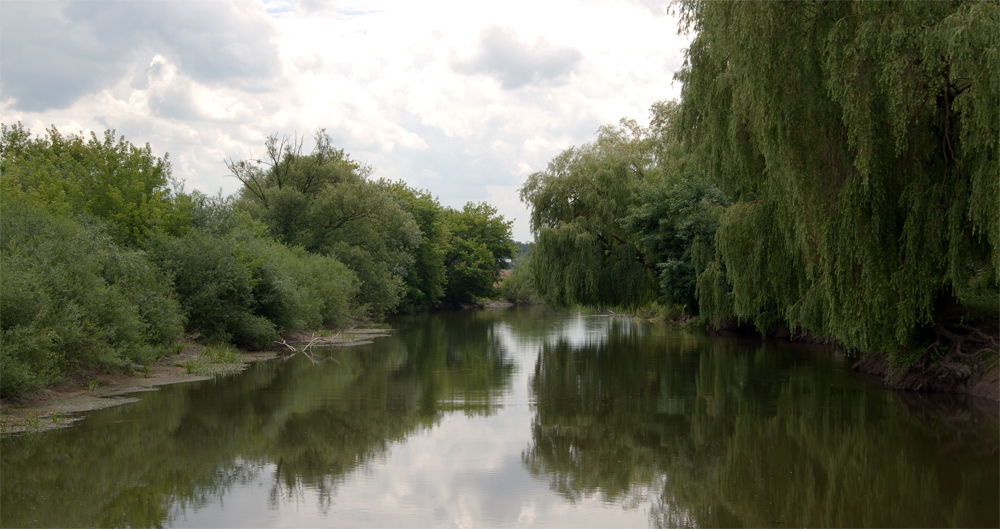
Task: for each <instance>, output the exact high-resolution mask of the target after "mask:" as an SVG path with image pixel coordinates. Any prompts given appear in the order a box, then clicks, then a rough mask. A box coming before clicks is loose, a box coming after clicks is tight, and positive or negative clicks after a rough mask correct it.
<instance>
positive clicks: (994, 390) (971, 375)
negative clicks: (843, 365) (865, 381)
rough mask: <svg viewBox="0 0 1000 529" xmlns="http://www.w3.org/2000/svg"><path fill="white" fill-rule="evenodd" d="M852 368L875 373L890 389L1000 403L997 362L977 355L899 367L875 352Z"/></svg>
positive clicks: (860, 371)
mask: <svg viewBox="0 0 1000 529" xmlns="http://www.w3.org/2000/svg"><path fill="white" fill-rule="evenodd" d="M851 369H853V370H854V371H856V372H858V373H862V374H865V375H870V376H873V377H875V378H877V379H878V380H879V381H880V382H882V383H883V384H885V386H886V387H889V388H891V389H898V390H905V391H924V392H937V393H960V394H967V395H972V396H975V397H980V398H983V399H988V400H991V401H993V402H1000V372H998V369H997V365H996V362H993V363H992V365H984V362H983V361H982V359H980V358H979V356H978V355H968V356H965V355H963V356H958V355H952V356H949V357H946V358H945V359H943V360H941V361H940V362H938V363H935V364H932V365H929V366H926V367H917V366H910V367H900V366H896V365H893V363H892V362H890V361H889V358H888V356H887V355H885V354H884V353H872V354H869V355H868V356H866V357H864V358H862V359H861V360H858V361H857V362H856V363H855V364H854V366H853V367H852V368H851Z"/></svg>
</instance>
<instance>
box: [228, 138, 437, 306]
mask: <svg viewBox="0 0 1000 529" xmlns="http://www.w3.org/2000/svg"><path fill="white" fill-rule="evenodd" d="M265 147H266V152H267V155H266V161H265V160H243V161H239V162H236V161H229V162H228V164H227V165H228V167H229V170H230V171H231V172H232V174H233V176H235V177H236V178H238V179H239V180H240V182H242V183H243V188H242V190H241V198H242V200H243V202H242V207H244V208H245V209H246V210H247V211H249V212H250V213H251V214H252V215H253V216H254V217H255V218H257V219H260V220H261V221H263V222H264V223H265V224H266V225H267V227H268V229H269V230H270V231H271V233H272V234H273V235H274V236H275V237H276V238H277V239H278V240H279V241H281V242H283V243H286V244H290V245H299V246H302V247H304V248H305V249H306V250H308V251H311V252H318V253H322V254H325V255H330V256H333V257H335V258H336V259H337V260H339V261H340V262H342V263H344V264H345V265H347V267H348V268H350V269H351V270H352V271H353V272H354V273H355V274H357V276H358V279H360V281H361V290H360V293H359V295H358V300H359V302H360V303H362V304H364V305H365V306H367V307H368V309H369V310H370V311H371V312H372V313H373V314H376V315H379V314H384V313H386V312H388V311H390V310H392V309H393V308H395V307H396V305H398V304H399V301H400V300H401V299H402V296H403V295H404V294H405V292H406V290H405V288H406V286H405V283H404V278H405V277H406V275H407V273H408V271H409V269H410V266H411V265H412V264H413V256H412V255H413V251H414V249H415V248H417V247H418V245H419V243H420V230H419V228H418V227H417V223H416V222H415V221H414V219H413V216H412V215H410V214H409V213H407V212H406V210H405V209H404V208H403V206H402V205H401V204H400V201H399V200H398V199H397V198H396V197H395V196H394V195H393V192H392V191H391V189H390V187H391V184H389V183H388V182H384V181H374V182H373V181H371V180H369V177H370V176H371V173H372V169H371V168H370V167H367V166H365V165H362V164H359V163H357V162H355V161H353V160H351V159H350V156H349V155H347V154H345V153H344V151H343V150H342V149H335V148H333V146H332V145H331V142H330V137H329V135H327V134H326V132H325V131H324V130H322V129H321V130H319V131H318V132H317V133H316V147H315V148H314V149H313V151H312V153H311V154H308V155H304V154H302V143H301V142H296V141H295V140H289V139H288V138H285V139H283V140H280V141H279V140H278V139H277V137H276V136H271V137H269V138H268V140H267V143H266V144H265Z"/></svg>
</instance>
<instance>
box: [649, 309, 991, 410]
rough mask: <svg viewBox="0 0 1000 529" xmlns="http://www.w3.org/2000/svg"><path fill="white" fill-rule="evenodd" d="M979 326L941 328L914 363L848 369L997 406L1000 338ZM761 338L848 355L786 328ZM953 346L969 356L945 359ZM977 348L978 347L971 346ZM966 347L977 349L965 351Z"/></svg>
mask: <svg viewBox="0 0 1000 529" xmlns="http://www.w3.org/2000/svg"><path fill="white" fill-rule="evenodd" d="M653 321H655V320H653ZM672 321H673V323H674V324H677V325H680V326H683V327H687V328H690V329H697V330H701V331H705V332H709V333H711V334H716V335H720V336H739V335H747V336H761V334H760V333H759V332H758V331H757V330H756V329H755V328H754V327H752V326H750V325H747V324H744V325H737V324H736V323H732V324H730V325H723V326H721V327H719V328H718V329H716V328H713V327H712V326H711V325H707V324H705V323H704V322H703V321H699V320H697V319H692V318H689V317H687V316H684V315H681V316H680V317H678V318H675V319H674V320H672ZM978 323H979V324H980V325H979V326H978V327H971V326H967V325H960V327H961V328H962V329H953V330H947V329H945V328H944V327H941V326H939V327H938V329H937V341H936V342H935V343H934V344H931V345H930V346H928V347H927V348H926V349H925V350H924V354H921V355H919V356H918V357H917V358H904V359H900V360H892V359H890V356H889V355H888V354H886V353H882V352H873V353H869V354H867V355H864V356H863V357H861V358H860V359H858V360H855V362H854V364H853V365H852V366H851V369H852V370H853V371H854V372H856V373H859V374H862V375H865V376H868V377H870V378H872V379H874V380H876V381H878V382H879V383H880V384H882V385H884V386H885V387H887V388H889V389H893V390H898V391H911V392H920V393H952V394H959V395H971V396H974V397H977V398H981V399H986V400H989V401H991V402H994V403H1000V365H998V364H1000V362H998V358H997V352H996V351H995V350H993V349H990V347H991V346H992V347H995V346H996V344H997V342H1000V337H998V336H997V329H996V328H995V326H994V325H989V324H987V323H985V320H983V321H980V322H978ZM960 330H963V331H964V333H963V334H962V335H960V334H957V333H958V332H959V331H960ZM764 337H765V338H767V339H771V340H782V341H788V342H792V343H799V344H810V345H818V346H822V347H828V348H831V349H833V350H834V351H836V352H837V353H838V354H841V355H844V354H846V352H845V351H844V349H843V347H842V346H841V345H840V344H839V343H838V342H837V341H836V340H833V339H831V338H828V337H824V336H817V335H813V334H810V333H802V334H797V333H793V332H791V331H790V330H789V329H788V327H784V326H779V327H775V328H772V329H770V330H769V331H768V332H767V333H766V334H765V335H764ZM956 341H962V342H963V343H965V344H966V351H967V352H965V353H963V352H961V351H960V350H958V351H951V352H950V354H949V347H947V346H944V345H942V342H944V343H948V344H950V345H951V346H952V347H954V344H955V343H956ZM977 345H978V347H975V346H977ZM970 347H975V349H974V350H971V351H969V348H970Z"/></svg>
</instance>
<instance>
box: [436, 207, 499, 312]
mask: <svg viewBox="0 0 1000 529" xmlns="http://www.w3.org/2000/svg"><path fill="white" fill-rule="evenodd" d="M444 218H445V222H446V223H447V227H448V228H447V229H448V232H449V233H450V235H451V238H450V240H449V243H448V252H447V254H446V255H445V261H444V264H445V274H446V278H447V285H446V287H445V296H444V298H445V299H446V300H447V301H449V302H451V303H468V302H471V301H474V300H475V299H477V298H492V297H495V296H496V294H497V292H496V289H495V288H494V286H493V285H494V284H495V283H496V282H497V281H498V280H499V278H500V270H503V269H505V268H507V260H508V259H511V258H513V257H514V253H515V251H516V248H515V246H514V240H513V239H512V238H511V225H512V222H510V221H505V220H504V219H503V216H502V215H498V214H497V210H496V208H494V207H493V206H490V205H489V204H487V203H485V202H481V203H479V204H474V203H472V202H469V203H468V204H466V205H465V207H463V208H462V210H461V211H456V210H453V209H451V208H448V209H447V210H445V217H444Z"/></svg>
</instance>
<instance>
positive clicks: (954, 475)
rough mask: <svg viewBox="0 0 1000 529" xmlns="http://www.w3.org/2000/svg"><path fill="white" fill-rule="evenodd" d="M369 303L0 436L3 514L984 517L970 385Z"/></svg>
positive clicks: (779, 352) (990, 521)
mask: <svg viewBox="0 0 1000 529" xmlns="http://www.w3.org/2000/svg"><path fill="white" fill-rule="evenodd" d="M389 323H390V324H391V325H392V326H393V327H394V328H395V329H396V331H394V332H393V333H392V335H391V336H390V337H387V338H379V339H377V340H376V341H375V343H373V344H370V345H365V346H358V347H352V348H345V349H334V350H329V351H326V352H324V353H322V354H320V355H319V356H318V357H317V358H316V360H318V363H313V362H311V361H310V360H309V359H308V358H305V357H302V356H301V355H299V356H296V357H294V358H291V359H289V360H287V361H281V360H277V361H271V362H264V363H261V364H257V365H254V366H252V367H251V368H250V369H249V370H247V371H246V372H244V373H241V374H238V375H233V376H228V377H225V378H217V379H215V380H212V381H205V382H196V383H191V384H183V385H177V386H167V387H163V388H162V389H161V390H160V391H156V392H152V393H138V394H136V396H137V397H139V398H140V399H141V401H140V402H138V403H135V404H131V405H127V406H122V407H117V408H110V409H106V410H100V411H95V412H90V413H88V414H86V418H85V420H83V421H80V422H78V423H77V424H76V425H75V426H74V427H72V428H68V429H64V430H57V431H51V432H44V433H37V434H28V435H20V436H13V437H7V438H4V439H2V440H0V449H2V451H0V457H2V466H0V473H2V474H0V525H3V526H4V527H72V526H171V527H221V526H245V527H275V526H295V527H309V526H377V527H388V526H458V527H483V526H505V527H508V526H558V527H569V526H579V527H587V526H597V527H608V526H619V527H626V526H627V527H635V526H646V525H650V526H678V525H679V526H713V527H714V526H725V527H735V526H751V527H785V526H814V527H818V526H834V527H837V526H839V527H876V526H877V527H892V526H896V527H903V526H907V527H910V526H982V527H997V526H1000V505H998V504H1000V500H998V497H1000V458H998V451H1000V450H998V447H1000V429H998V425H997V421H996V418H995V414H993V415H991V414H990V413H981V412H980V411H979V408H978V407H982V403H979V402H975V401H970V400H963V399H961V398H956V397H948V396H941V397H934V396H917V395H912V394H898V393H894V392H890V391H886V390H883V389H881V388H880V387H878V386H875V385H872V384H870V383H869V382H868V381H866V380H865V379H863V378H861V377H859V376H857V375H855V374H854V373H852V372H851V371H850V370H849V369H848V366H849V363H848V361H845V360H844V359H842V358H838V357H836V356H833V355H830V354H827V353H824V352H821V351H816V350H810V349H805V348H801V347H793V346H790V345H784V346H782V345H779V344H774V343H765V342H761V341H757V340H747V339H740V340H738V339H726V338H720V337H709V336H702V335H697V334H691V333H685V332H681V331H678V330H676V329H675V328H672V327H670V326H668V325H665V324H647V323H640V322H632V321H629V320H627V319H623V318H610V317H607V316H599V315H589V314H585V313H580V312H553V311H546V310H543V309H538V308H533V309H511V310H486V311H474V312H462V313H445V314H433V315H420V316H413V317H404V318H397V319H394V320H390V322H389ZM977 406H978V407H977ZM990 406H991V405H987V406H986V408H987V410H989V409H990ZM992 407H993V408H994V409H993V410H992V411H995V405H992Z"/></svg>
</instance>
